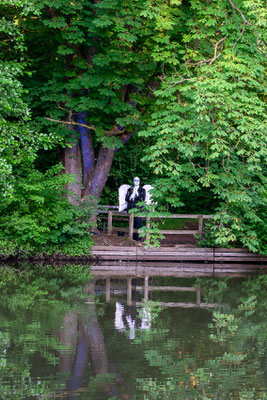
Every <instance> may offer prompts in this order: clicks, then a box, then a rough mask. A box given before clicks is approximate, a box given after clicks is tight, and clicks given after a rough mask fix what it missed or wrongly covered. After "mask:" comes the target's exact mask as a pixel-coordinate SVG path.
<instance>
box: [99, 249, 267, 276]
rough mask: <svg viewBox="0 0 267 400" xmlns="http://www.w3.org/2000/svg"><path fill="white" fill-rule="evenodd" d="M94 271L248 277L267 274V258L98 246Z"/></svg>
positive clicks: (242, 252) (221, 252) (223, 252)
mask: <svg viewBox="0 0 267 400" xmlns="http://www.w3.org/2000/svg"><path fill="white" fill-rule="evenodd" d="M92 256H93V257H94V258H95V260H96V263H95V264H96V265H94V266H93V267H92V270H93V272H99V273H100V274H101V275H103V276H104V275H106V274H107V273H109V272H111V271H113V272H114V273H115V274H122V275H128V276H131V275H134V276H140V277H142V276H145V275H149V276H177V277H178V276H180V277H190V276H233V277H235V276H236V277H237V276H248V275H254V274H258V273H266V272H267V256H259V255H258V254H254V253H250V252H248V251H247V250H245V249H225V248H198V247H161V248H149V249H145V248H144V247H138V246H136V247H135V246H133V247H122V246H116V247H105V246H95V247H93V250H92Z"/></svg>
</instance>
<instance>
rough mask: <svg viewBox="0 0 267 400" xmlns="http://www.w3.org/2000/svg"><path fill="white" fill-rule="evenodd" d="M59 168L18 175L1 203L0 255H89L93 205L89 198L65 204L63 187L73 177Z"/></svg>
mask: <svg viewBox="0 0 267 400" xmlns="http://www.w3.org/2000/svg"><path fill="white" fill-rule="evenodd" d="M61 169H62V166H61V165H58V166H55V167H53V168H51V169H50V170H48V171H47V172H46V173H44V174H43V173H41V172H39V171H37V170H34V169H33V170H31V171H29V170H27V171H25V173H24V174H18V176H17V180H16V182H15V183H14V193H13V196H12V197H11V198H2V200H1V201H0V207H1V210H2V212H1V216H0V227H1V230H0V232H1V233H0V248H1V253H2V254H4V255H7V254H20V255H25V256H27V255H30V254H36V253H46V254H51V253H53V252H55V253H64V254H69V255H80V254H89V251H90V246H91V245H92V239H91V235H90V233H89V228H90V226H91V225H90V223H89V220H90V217H91V216H92V213H93V206H92V204H91V203H90V199H87V200H86V201H84V202H83V203H81V204H80V205H79V206H74V205H72V204H70V203H69V202H68V200H67V199H66V196H65V189H64V185H66V184H67V183H68V182H70V181H73V180H74V177H70V176H67V175H65V174H60V171H61ZM7 243H8V247H7V248H6V244H7Z"/></svg>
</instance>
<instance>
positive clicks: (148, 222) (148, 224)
mask: <svg viewBox="0 0 267 400" xmlns="http://www.w3.org/2000/svg"><path fill="white" fill-rule="evenodd" d="M146 228H147V229H149V228H150V217H147V219H146ZM148 239H149V232H147V233H146V240H148Z"/></svg>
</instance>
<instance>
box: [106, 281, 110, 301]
mask: <svg viewBox="0 0 267 400" xmlns="http://www.w3.org/2000/svg"><path fill="white" fill-rule="evenodd" d="M106 301H110V276H107V277H106Z"/></svg>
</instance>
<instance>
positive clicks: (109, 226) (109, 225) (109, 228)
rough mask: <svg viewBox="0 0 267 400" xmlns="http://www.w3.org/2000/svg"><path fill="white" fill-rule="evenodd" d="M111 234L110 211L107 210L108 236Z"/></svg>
mask: <svg viewBox="0 0 267 400" xmlns="http://www.w3.org/2000/svg"><path fill="white" fill-rule="evenodd" d="M110 235H112V211H109V212H108V236H110Z"/></svg>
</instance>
